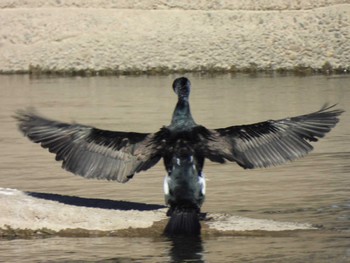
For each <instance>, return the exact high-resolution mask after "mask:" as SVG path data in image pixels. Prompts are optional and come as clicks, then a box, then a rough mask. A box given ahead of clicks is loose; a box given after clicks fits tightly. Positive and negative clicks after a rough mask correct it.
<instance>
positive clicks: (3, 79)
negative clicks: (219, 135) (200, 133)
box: [0, 75, 350, 262]
mask: <svg viewBox="0 0 350 263" xmlns="http://www.w3.org/2000/svg"><path fill="white" fill-rule="evenodd" d="M175 77H177V76H166V77H164V76H162V77H161V76H154V77H145V76H140V77H92V78H30V77H28V76H0V90H1V97H0V107H1V111H0V121H1V129H0V149H1V159H0V187H4V188H6V187H8V188H15V189H19V190H22V191H33V192H45V193H56V194H63V195H71V196H79V197H86V198H104V199H111V200H126V201H133V202H145V203H154V204H163V193H162V181H163V176H164V174H165V171H164V169H163V166H162V163H160V164H158V165H157V166H156V167H154V168H153V169H151V170H149V171H147V172H144V173H141V174H138V175H136V176H135V177H134V179H133V180H131V181H130V182H129V183H127V184H118V183H115V182H104V181H96V180H86V179H84V178H80V177H77V176H73V175H71V174H69V173H67V172H66V171H64V170H62V169H61V168H60V164H59V163H57V162H55V161H54V157H53V156H52V155H51V154H49V153H48V152H47V151H45V150H43V149H41V148H40V147H39V146H38V145H35V144H33V143H30V142H29V141H28V140H27V139H25V138H24V137H22V135H21V134H20V133H19V132H18V131H17V129H16V124H15V122H14V120H13V119H12V118H11V115H13V113H14V111H15V110H17V109H21V108H26V107H35V108H36V110H37V111H38V112H40V113H41V114H43V115H44V116H47V117H50V118H53V119H57V120H61V121H67V122H70V121H76V122H79V123H84V124H89V125H93V126H97V127H99V128H103V129H110V130H124V131H138V132H153V131H156V130H157V129H159V128H160V127H161V126H162V125H167V124H169V121H170V118H171V114H172V111H173V107H174V106H175V103H176V96H175V95H174V93H173V91H172V89H171V84H172V81H173V79H174V78H175ZM188 77H189V78H190V80H191V82H192V87H193V88H192V93H191V107H192V108H191V109H192V113H193V115H194V118H195V120H196V122H197V123H200V124H202V125H205V126H207V127H209V128H219V127H226V126H231V125H234V124H245V123H253V122H258V121H264V120H267V119H278V118H283V117H287V116H294V115H299V114H304V113H309V112H312V111H315V110H318V109H319V108H320V107H321V106H322V105H323V104H324V103H326V102H329V103H339V107H341V108H343V109H345V110H347V111H349V109H348V108H349V107H348V105H349V103H350V76H329V77H326V76H311V77H295V76H284V77H281V76H279V77H271V76H255V77H249V76H247V75H236V76H231V75H221V76H214V77H213V76H197V75H189V76H188ZM349 123H350V117H349V114H348V112H346V113H345V114H343V115H342V116H341V121H340V123H339V124H338V126H337V127H336V128H335V129H334V130H333V131H332V132H331V133H330V134H328V135H327V136H326V138H324V139H322V140H321V141H320V142H317V143H315V144H314V146H315V150H314V151H313V152H312V153H311V154H310V155H309V156H307V157H306V158H304V159H301V160H299V161H296V162H294V163H291V164H287V165H284V166H280V167H275V168H269V169H261V170H252V171H249V170H243V169H241V168H240V167H238V166H237V165H235V164H232V163H228V164H224V165H219V164H214V163H211V162H207V163H206V166H205V173H206V175H207V177H208V182H207V199H206V202H205V204H204V207H203V211H206V212H215V213H227V214H232V215H239V216H244V217H251V218H262V219H274V220H279V221H291V222H300V223H311V224H314V225H317V226H318V227H319V229H318V230H312V231H292V232H288V233H279V234H278V235H276V234H273V233H269V232H265V233H261V235H258V236H256V235H255V236H250V235H248V234H247V235H243V236H234V237H232V236H230V237H202V239H201V240H198V239H197V240H177V239H175V240H167V239H163V238H158V239H153V238H116V237H104V238H78V237H77V238H59V237H54V238H48V239H34V240H21V239H18V240H0V262H1V261H2V262H32V261H34V262H35V261H39V262H40V261H43V262H48V261H49V262H61V261H100V262H167V261H173V262H181V260H188V262H350V195H349V193H350V191H349V190H350V173H349V172H350V163H349V159H350V140H349V138H350V136H349V135H350V125H349ZM0 216H1V214H0Z"/></svg>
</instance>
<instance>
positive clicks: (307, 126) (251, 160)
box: [203, 105, 343, 169]
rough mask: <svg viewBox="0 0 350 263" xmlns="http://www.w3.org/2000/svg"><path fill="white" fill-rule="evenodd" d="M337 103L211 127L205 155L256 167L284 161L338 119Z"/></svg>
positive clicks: (304, 150) (298, 153)
mask: <svg viewBox="0 0 350 263" xmlns="http://www.w3.org/2000/svg"><path fill="white" fill-rule="evenodd" d="M334 106H335V105H333V106H330V107H326V106H324V107H323V108H322V109H321V110H319V111H316V112H314V113H310V114H306V115H301V116H296V117H292V118H285V119H280V120H269V121H265V122H260V123H255V124H250V125H241V126H231V127H227V128H221V129H213V130H208V131H209V133H210V136H208V138H210V139H209V140H207V142H206V144H205V147H204V148H205V149H204V150H203V151H204V152H205V155H206V157H207V158H208V159H210V160H212V161H217V162H224V161H225V160H229V161H235V162H237V163H238V164H239V165H240V166H242V167H243V168H248V169H253V168H258V167H268V166H274V165H279V164H283V163H285V162H288V161H292V160H295V159H298V158H300V157H302V156H305V155H306V154H307V153H309V152H310V151H311V150H312V149H313V147H312V145H311V144H310V143H309V142H314V141H317V140H318V138H322V137H324V136H325V134H326V133H328V132H329V131H330V130H331V129H332V128H333V127H334V126H335V125H336V124H337V122H338V121H339V119H338V117H339V115H340V114H341V113H342V112H343V111H342V110H338V109H334V108H333V107H334Z"/></svg>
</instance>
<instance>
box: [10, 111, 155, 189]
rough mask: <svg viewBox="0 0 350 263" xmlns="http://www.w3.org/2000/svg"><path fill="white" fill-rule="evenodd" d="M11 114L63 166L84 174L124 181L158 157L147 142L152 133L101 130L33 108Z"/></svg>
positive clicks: (144, 168) (30, 136) (91, 176)
mask: <svg viewBox="0 0 350 263" xmlns="http://www.w3.org/2000/svg"><path fill="white" fill-rule="evenodd" d="M15 118H16V119H17V120H18V123H19V124H18V126H19V129H20V130H21V131H22V132H23V133H24V135H26V136H27V137H28V138H29V139H30V140H32V141H33V142H36V143H40V144H41V146H42V147H43V148H48V150H49V151H50V152H52V153H55V154H56V160H57V161H63V163H62V167H63V168H64V169H66V170H68V171H70V172H72V173H74V174H77V175H81V176H84V177H86V178H97V179H107V180H116V181H118V182H122V183H124V182H126V181H128V180H129V179H130V178H131V177H132V176H133V175H134V174H135V173H136V172H139V171H142V170H146V169H148V168H150V167H152V166H153V165H154V164H156V163H157V162H158V161H159V159H160V156H157V155H155V152H154V149H153V148H152V146H151V145H150V142H151V140H152V137H153V136H154V135H153V134H147V133H134V132H114V131H105V130H100V129H96V128H94V127H90V126H85V125H80V124H68V123H62V122H57V121H53V120H49V119H46V118H43V117H41V116H39V115H37V114H35V113H33V112H24V111H19V112H17V115H16V116H15Z"/></svg>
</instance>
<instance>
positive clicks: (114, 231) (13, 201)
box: [0, 188, 314, 238]
mask: <svg viewBox="0 0 350 263" xmlns="http://www.w3.org/2000/svg"><path fill="white" fill-rule="evenodd" d="M0 210H1V216H0V238H1V237H11V238H14V237H31V236H52V235H60V236H160V235H161V234H162V231H163V229H164V227H165V224H166V222H167V220H166V216H165V212H166V209H165V208H164V207H162V206H160V205H150V204H141V203H131V202H123V201H112V200H99V199H85V198H79V197H72V196H61V195H55V194H44V193H25V192H22V191H19V190H16V189H8V188H0ZM208 217H210V218H211V220H209V221H206V222H203V223H202V225H203V234H204V235H206V234H209V235H210V234H220V235H225V234H227V235H232V234H236V235H238V234H240V235H242V232H244V233H245V234H246V235H252V234H258V233H261V231H269V232H271V233H273V232H275V233H276V232H280V231H292V230H309V229H314V228H313V227H312V225H310V224H307V223H305V224H301V223H293V222H277V221H272V220H264V219H253V218H244V217H238V216H232V215H228V214H227V215H226V214H210V215H208Z"/></svg>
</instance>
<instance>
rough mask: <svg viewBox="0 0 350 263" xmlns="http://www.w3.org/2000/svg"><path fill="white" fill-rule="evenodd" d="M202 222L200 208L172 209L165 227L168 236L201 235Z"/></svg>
mask: <svg viewBox="0 0 350 263" xmlns="http://www.w3.org/2000/svg"><path fill="white" fill-rule="evenodd" d="M200 232H201V224H200V222H199V214H198V210H197V209H194V208H187V209H178V208H177V209H175V210H174V211H172V214H171V217H170V219H169V222H168V224H167V226H166V227H165V229H164V234H165V235H166V236H199V235H200Z"/></svg>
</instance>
